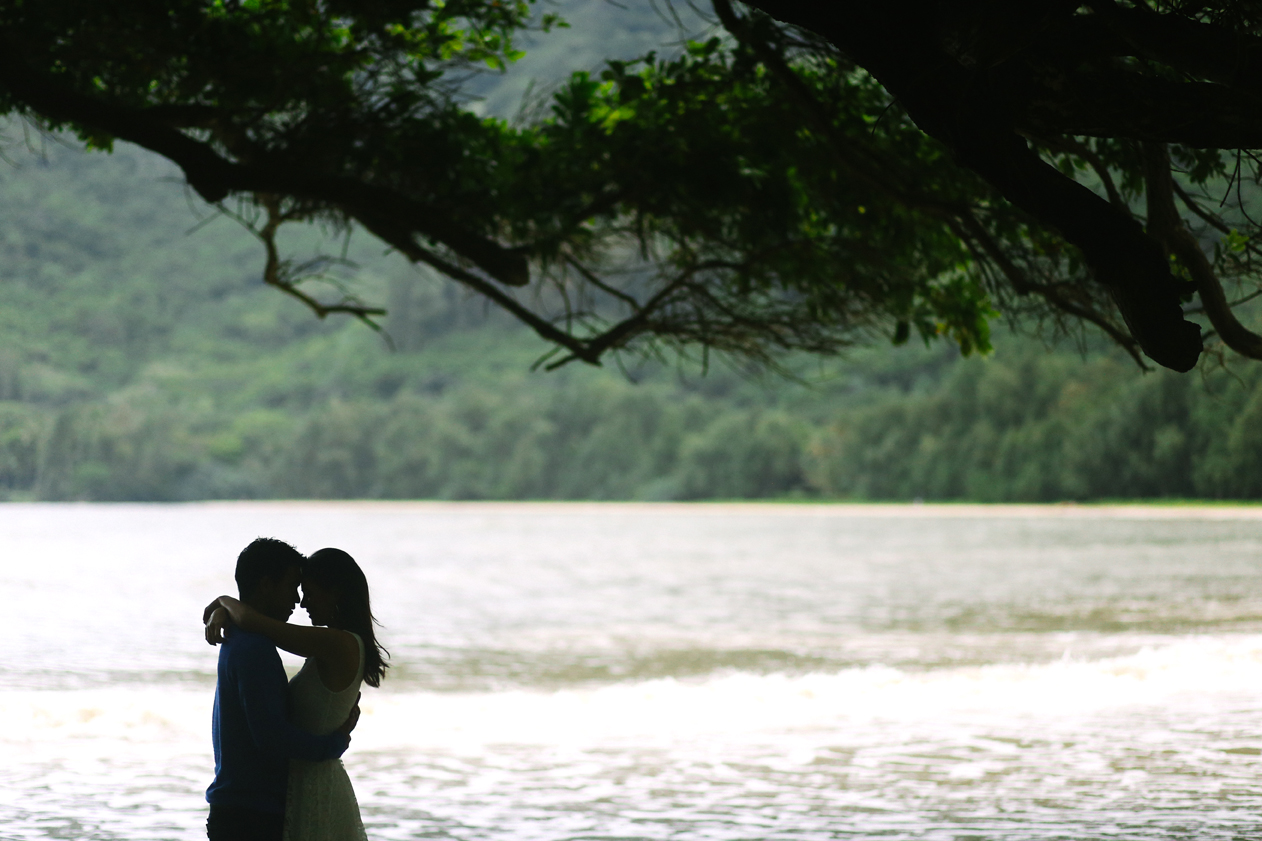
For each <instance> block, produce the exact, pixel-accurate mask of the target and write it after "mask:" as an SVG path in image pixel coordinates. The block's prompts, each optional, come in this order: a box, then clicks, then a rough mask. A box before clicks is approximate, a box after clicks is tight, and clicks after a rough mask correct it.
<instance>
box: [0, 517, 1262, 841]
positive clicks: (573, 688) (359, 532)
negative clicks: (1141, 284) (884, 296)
mask: <svg viewBox="0 0 1262 841" xmlns="http://www.w3.org/2000/svg"><path fill="white" fill-rule="evenodd" d="M0 535H2V536H3V544H2V545H3V554H2V556H0V594H3V605H2V606H0V839H36V838H76V839H78V838H93V839H194V838H200V837H204V830H203V827H204V821H205V813H206V807H205V803H204V801H203V799H202V797H203V791H204V789H205V787H206V785H207V784H208V783H209V782H210V778H211V773H212V772H211V766H212V760H211V753H210V737H209V720H210V708H211V701H212V695H213V689H214V667H215V655H216V652H215V650H214V649H213V648H211V647H209V646H207V645H206V644H205V643H204V642H203V641H202V639H201V628H200V623H199V620H200V611H201V607H202V606H203V605H204V604H205V603H206V602H207V601H209V600H210V599H211V598H213V597H214V596H216V595H219V594H220V593H231V592H233V586H232V566H233V561H234V559H235V556H236V553H237V552H238V551H239V550H240V549H241V547H243V546H244V545H245V544H246V543H248V542H249V541H250V540H251V539H253V538H254V537H256V536H259V535H269V536H277V537H281V538H284V539H286V540H289V541H291V542H293V543H295V544H296V545H297V546H298V548H299V549H301V550H304V551H308V552H309V551H313V550H315V549H317V548H320V547H322V546H329V545H331V546H339V547H341V548H344V549H346V550H347V551H349V552H351V553H352V554H353V555H355V556H356V557H357V558H358V559H359V560H360V562H361V565H362V566H363V567H364V569H365V571H366V573H367V575H368V578H369V581H370V583H371V585H372V587H373V592H374V600H375V605H374V606H375V608H376V612H377V614H378V618H379V619H380V620H381V622H382V623H383V625H384V628H383V630H382V632H381V635H382V639H383V641H384V642H385V643H386V645H387V646H389V648H390V649H391V651H392V659H393V663H394V668H393V669H392V670H391V672H390V673H389V675H388V677H387V680H386V682H385V684H384V685H383V687H382V688H381V689H380V690H370V689H365V693H364V701H363V717H362V719H361V721H360V724H359V727H358V729H357V730H356V733H355V738H354V742H353V744H352V746H351V750H350V751H349V752H348V754H347V756H346V758H345V761H346V765H347V768H348V770H349V772H350V774H351V777H352V779H353V781H354V783H355V786H356V791H357V793H358V796H359V799H360V803H361V806H362V809H363V813H364V818H365V823H366V825H367V827H368V833H369V837H370V838H374V839H419V838H437V839H462V841H464V840H466V839H467V840H468V841H472V839H495V840H496V841H509V839H513V840H514V841H518V840H519V841H535V839H538V841H544V840H545V839H547V841H560V840H561V839H575V840H577V839H610V840H612V839H715V840H716V841H736V839H750V841H753V839H842V838H845V839H849V838H856V839H857V838H864V839H868V838H872V839H951V840H952V841H964V840H965V839H1101V838H1110V839H1114V838H1116V839H1158V838H1197V839H1202V838H1223V839H1239V838H1262V775H1260V774H1259V764H1260V763H1262V509H1249V508H1243V509H1231V508H1200V509H1141V508H1076V507H1046V508H1036V507H1029V508H1022V507H1003V508H980V507H966V506H961V507H937V506H905V507H897V506H870V507H867V506H823V505H821V506H778V505H757V504H751V505H676V504H662V505H587V504H573V505H569V504H430V503H417V504H403V503H398V504H396V503H327V504H322V503H283V504H282V503H227V504H196V505H170V506H166V505H36V504H31V505H26V504H21V505H6V506H3V507H0ZM298 617H303V618H304V620H305V615H304V614H303V613H302V612H301V611H299V612H298V613H297V614H296V615H295V621H297V620H298ZM286 656H287V655H286ZM287 664H288V665H290V666H293V667H296V666H297V661H296V660H295V659H294V658H289V659H288V660H287Z"/></svg>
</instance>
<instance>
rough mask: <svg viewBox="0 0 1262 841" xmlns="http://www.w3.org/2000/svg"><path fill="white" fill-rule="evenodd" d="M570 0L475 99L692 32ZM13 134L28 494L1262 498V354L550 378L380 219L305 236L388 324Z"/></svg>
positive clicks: (20, 423) (187, 213)
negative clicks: (346, 314)
mask: <svg viewBox="0 0 1262 841" xmlns="http://www.w3.org/2000/svg"><path fill="white" fill-rule="evenodd" d="M564 6H565V11H566V15H567V17H569V18H570V19H571V20H572V21H574V22H575V26H574V28H573V29H572V30H570V31H568V32H564V33H561V34H560V35H558V36H554V37H551V38H550V39H548V40H547V41H546V42H545V41H541V42H540V44H539V45H538V49H536V48H535V46H536V45H533V44H529V43H528V44H526V47H527V56H526V58H525V59H523V60H522V61H521V62H519V65H518V66H517V67H516V68H515V69H514V70H513V72H511V73H510V74H508V75H507V76H505V77H495V78H491V79H489V80H488V81H487V83H486V84H485V85H484V86H483V90H482V93H483V94H484V97H483V99H482V100H480V101H475V102H471V103H470V107H471V108H473V109H474V110H479V109H481V110H485V111H487V112H488V113H498V114H501V115H506V116H507V115H511V114H512V113H513V111H514V109H516V108H518V107H520V104H521V102H522V96H523V94H526V93H527V92H528V84H529V83H530V81H531V80H532V79H544V80H545V81H546V80H547V79H549V78H551V79H554V80H555V79H559V78H561V77H562V76H563V75H564V74H565V73H566V72H569V71H570V70H572V69H575V68H576V67H581V66H585V65H589V66H591V67H593V68H594V67H597V66H598V65H599V63H600V62H601V60H602V59H603V58H608V57H618V56H621V57H631V56H634V55H637V54H640V53H642V52H644V51H645V50H647V49H653V48H654V47H659V48H660V47H662V45H663V44H664V43H667V42H669V40H670V38H671V37H679V35H680V31H676V30H672V29H671V27H670V26H667V25H665V24H664V22H663V20H662V19H661V18H659V17H658V16H656V15H655V14H654V13H652V12H651V11H648V10H646V9H623V8H620V7H615V6H611V5H609V4H606V3H596V2H588V3H582V2H569V3H566V4H564ZM677 11H678V10H677ZM619 16H621V17H619ZM615 18H616V19H615ZM681 25H682V26H683V27H684V28H685V29H688V28H689V27H691V30H690V31H692V30H695V31H700V30H701V29H703V28H704V23H703V22H701V21H698V20H697V19H695V18H691V17H690V18H687V19H686V20H684V21H682V23H681ZM672 32H673V35H672ZM693 34H695V32H693ZM535 90H536V91H537V90H538V88H537V87H536V88H535ZM527 101H529V96H527ZM0 135H2V136H3V138H2V139H4V141H5V142H4V143H3V144H2V145H3V152H4V155H5V161H4V162H0V294H3V296H4V297H3V305H2V306H0V497H2V498H6V499H14V500H19V499H50V500H193V499H221V498H273V497H281V498H438V499H647V500H668V499H731V498H800V499H812V498H815V499H831V498H841V499H903V500H907V499H916V498H921V499H926V500H937V499H944V500H947V499H959V500H965V499H968V500H996V501H997V500H1030V501H1043V500H1071V499H1072V500H1089V499H1101V498H1140V497H1143V498H1152V497H1178V498H1189V497H1204V498H1256V497H1259V496H1262V367H1259V366H1258V365H1249V364H1245V363H1237V364H1234V365H1233V367H1232V368H1231V369H1230V370H1228V369H1227V368H1224V367H1222V366H1221V365H1215V363H1214V360H1212V359H1209V360H1206V361H1204V362H1203V363H1202V369H1201V371H1200V372H1193V373H1192V374H1190V375H1183V376H1180V375H1177V374H1172V373H1170V372H1168V371H1157V372H1153V373H1147V374H1145V373H1142V372H1140V371H1139V370H1138V369H1137V367H1136V366H1135V363H1134V362H1133V361H1131V360H1130V358H1129V357H1127V356H1126V355H1125V354H1122V353H1120V352H1118V351H1116V350H1115V349H1113V348H1111V347H1110V346H1108V345H1107V344H1105V343H1104V342H1102V341H1098V340H1097V339H1095V338H1093V337H1089V336H1088V337H1085V338H1083V337H1070V338H1068V339H1065V338H1062V339H1061V340H1060V341H1059V342H1057V343H1053V344H1048V343H1047V342H1045V341H1044V340H1043V339H1041V338H1039V337H1038V336H1037V335H1036V334H1037V330H1036V328H1035V326H1033V325H1018V326H1017V330H1018V333H1019V334H1020V335H1017V336H1014V335H1012V334H1011V332H1010V331H1009V330H1008V328H1007V327H1005V326H1004V325H1003V324H1002V321H1000V322H997V323H996V325H995V332H996V337H995V348H996V349H995V351H994V353H993V354H991V355H990V356H988V357H986V358H977V357H972V358H960V357H959V354H958V353H957V352H956V351H955V350H954V349H953V348H952V347H950V346H949V345H946V344H938V345H935V346H932V347H925V346H923V345H918V344H917V343H916V342H915V341H913V342H911V343H909V344H906V345H903V346H901V347H894V346H892V345H889V344H884V345H882V346H876V347H871V348H861V349H856V350H854V351H853V352H851V353H850V354H848V355H846V356H845V357H844V358H842V359H839V360H827V361H820V360H817V359H806V358H788V359H785V360H783V364H784V365H785V367H786V368H787V369H788V370H789V371H790V372H792V373H793V374H794V378H785V377H783V376H780V375H776V374H768V373H763V374H757V373H756V372H749V371H742V370H737V369H735V368H734V367H732V366H731V365H730V364H729V363H728V362H726V361H725V360H724V359H722V358H718V357H715V358H710V359H700V358H698V359H677V358H674V357H666V358H664V359H660V360H658V359H647V360H646V359H637V358H624V359H622V360H620V362H621V363H622V364H621V366H620V367H619V366H618V365H609V366H607V367H606V368H602V369H595V368H591V367H590V366H584V365H582V364H579V363H576V364H572V365H569V366H566V367H564V368H562V369H560V370H558V371H553V372H544V371H534V370H532V369H531V365H532V363H533V362H534V361H536V360H537V359H538V358H539V357H540V356H541V355H542V354H543V353H545V352H546V351H547V350H548V348H547V347H546V346H545V345H544V344H542V343H541V341H540V340H539V339H538V338H537V337H536V336H535V335H534V334H533V333H531V332H529V331H528V330H526V329H525V328H522V327H521V326H520V325H519V324H518V323H517V322H515V321H513V320H511V319H509V318H508V317H506V316H503V315H501V314H499V313H497V312H494V311H490V310H488V309H487V306H486V305H485V303H483V302H481V301H475V300H472V299H470V298H469V297H467V296H466V295H465V294H464V293H462V292H460V291H459V290H457V289H456V288H455V287H454V285H452V284H451V283H449V282H444V281H442V280H440V279H438V278H437V277H434V276H430V275H426V274H424V273H423V272H419V271H418V270H417V269H415V268H414V267H412V266H409V265H408V264H407V263H406V262H405V261H403V260H402V259H400V258H398V257H397V256H394V255H390V254H383V253H381V249H380V246H379V245H374V244H373V241H371V240H370V238H368V237H362V236H355V235H352V236H350V237H349V239H343V238H339V237H338V236H336V235H335V232H329V231H323V232H321V231H314V230H312V231H309V232H307V235H306V238H305V239H304V238H302V236H301V235H295V237H294V238H291V239H290V240H289V241H288V242H287V243H285V245H286V246H287V248H288V250H289V251H290V252H292V253H295V254H298V255H299V256H302V255H309V256H312V257H314V256H316V255H317V254H318V253H319V254H332V255H335V256H342V255H344V256H345V258H346V264H345V265H341V266H339V265H337V264H336V263H335V264H334V265H333V266H332V272H331V274H330V276H329V278H328V287H327V289H326V290H325V291H326V292H328V293H333V294H335V293H336V291H337V290H338V288H340V287H342V286H347V287H349V288H352V289H353V290H354V291H355V292H356V293H357V294H360V295H361V296H362V297H363V298H365V299H366V300H368V301H371V302H375V303H381V304H383V305H384V306H386V307H387V308H388V310H389V315H388V317H386V318H385V319H384V320H383V322H382V324H383V327H384V330H385V334H384V335H383V334H378V333H375V332H373V331H372V330H371V329H369V328H368V327H366V326H365V325H363V324H360V323H358V322H355V321H353V320H350V319H346V318H343V317H338V316H330V317H329V318H327V319H325V320H319V319H316V318H315V317H314V316H313V315H312V314H311V313H310V311H309V310H307V309H306V308H304V307H303V306H302V305H301V304H300V303H298V302H296V301H294V300H293V299H290V298H286V297H284V296H283V295H281V294H279V293H278V292H276V291H275V290H271V289H267V288H265V287H264V286H263V285H262V283H261V282H260V271H261V267H262V264H263V251H262V247H261V246H260V244H259V243H258V242H257V241H256V240H255V239H254V238H253V237H252V235H251V234H250V233H249V232H248V231H247V230H246V229H245V228H244V227H243V226H242V225H240V224H239V223H238V222H237V221H235V220H233V219H231V218H228V217H226V216H223V215H218V214H216V213H214V211H213V208H210V207H207V206H206V205H205V204H202V203H200V202H199V201H198V200H196V199H195V198H194V197H193V196H192V195H191V194H190V193H189V191H188V190H186V188H185V187H184V186H183V184H182V182H181V180H180V179H179V177H178V176H177V173H176V171H175V170H174V169H173V168H172V167H171V166H170V165H169V164H166V163H164V162H162V161H160V160H159V159H156V158H154V157H153V156H150V155H148V154H147V153H143V152H141V151H139V150H137V149H135V148H132V147H128V146H125V145H120V146H119V147H118V148H117V149H116V151H115V152H114V153H113V154H111V155H108V156H107V155H102V154H99V153H98V154H85V153H83V152H81V151H78V150H77V149H75V148H72V146H71V145H70V144H61V143H59V142H58V141H56V140H53V139H48V138H40V137H37V136H35V135H32V134H31V133H30V132H29V131H27V130H25V129H24V127H23V126H21V125H16V124H12V125H9V126H7V127H3V131H2V132H0Z"/></svg>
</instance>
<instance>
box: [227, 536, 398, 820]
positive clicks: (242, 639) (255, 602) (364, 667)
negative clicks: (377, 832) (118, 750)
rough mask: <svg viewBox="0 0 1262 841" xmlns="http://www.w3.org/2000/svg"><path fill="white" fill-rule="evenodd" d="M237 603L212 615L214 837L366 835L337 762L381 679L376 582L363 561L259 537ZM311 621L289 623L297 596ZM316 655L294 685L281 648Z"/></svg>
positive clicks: (241, 559)
mask: <svg viewBox="0 0 1262 841" xmlns="http://www.w3.org/2000/svg"><path fill="white" fill-rule="evenodd" d="M236 579H237V592H238V593H239V595H240V598H239V599H234V598H232V597H231V596H220V597H219V598H217V599H215V600H214V601H213V602H211V603H210V604H209V605H207V607H206V610H205V611H204V613H203V615H202V621H203V622H204V623H205V625H206V641H207V642H209V643H210V644H211V645H218V644H220V643H222V645H220V648H219V681H218V683H217V685H216V686H215V712H214V719H213V723H212V737H213V739H214V743H215V781H214V782H213V783H211V785H210V788H208V789H207V790H206V800H207V802H209V803H210V817H209V818H208V819H207V821H206V834H207V835H208V836H209V837H210V839H211V841H255V840H256V839H257V841H263V839H267V841H280V839H285V841H356V840H357V839H363V838H365V835H364V825H363V823H362V822H361V821H360V817H359V804H358V802H357V801H356V800H355V791H354V789H352V788H351V781H350V778H349V777H348V776H347V775H346V769H345V768H343V767H342V763H341V761H340V759H339V757H341V755H342V754H343V753H344V752H345V751H346V748H347V746H348V745H349V744H350V733H351V731H352V730H354V729H355V724H356V723H357V722H358V720H359V688H360V684H361V683H367V684H368V685H369V686H378V685H380V683H381V678H382V676H383V674H384V673H385V670H386V668H387V666H386V661H385V656H384V655H385V654H386V651H385V649H384V648H382V647H381V646H380V645H379V644H378V643H377V641H376V638H375V636H374V634H373V616H372V610H371V608H370V606H369V599H368V582H367V580H366V579H365V578H364V573H363V572H362V571H361V570H360V568H359V565H358V564H356V563H355V560H354V558H352V557H351V556H350V555H348V554H346V553H345V552H343V551H342V550H340V549H321V550H320V551H318V552H316V553H314V554H313V555H312V556H311V557H309V558H304V557H303V556H302V554H301V553H299V552H298V550H297V549H295V548H294V547H292V546H290V545H289V544H287V543H283V542H281V541H279V540H273V539H271V538H259V539H258V540H255V541H254V542H253V543H251V544H250V545H249V546H247V547H245V549H244V550H243V551H242V552H241V554H240V555H239V556H238V557H237V569H236ZM299 586H301V587H302V606H303V607H304V608H306V610H307V614H308V615H309V616H310V618H311V625H310V626H306V625H291V624H289V623H288V622H287V621H286V620H288V619H289V617H290V615H291V614H292V613H293V612H294V605H295V604H296V603H297V602H298V600H299V599H298V588H299ZM277 647H280V648H283V649H285V650H286V651H289V652H292V653H294V654H297V655H300V656H302V657H306V658H307V661H306V663H304V664H303V667H302V670H301V671H300V672H298V674H296V675H295V676H294V678H293V680H291V681H288V683H286V679H285V670H284V668H283V667H282V666H281V662H280V655H279V654H277V652H276V648H277Z"/></svg>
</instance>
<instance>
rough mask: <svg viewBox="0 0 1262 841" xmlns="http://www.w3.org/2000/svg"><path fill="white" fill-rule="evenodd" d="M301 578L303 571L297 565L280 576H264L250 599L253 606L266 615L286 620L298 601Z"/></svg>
mask: <svg viewBox="0 0 1262 841" xmlns="http://www.w3.org/2000/svg"><path fill="white" fill-rule="evenodd" d="M301 579H302V572H301V571H300V570H299V568H298V567H297V566H291V567H289V568H288V569H287V570H285V574H284V575H282V576H281V577H280V578H267V577H265V578H263V579H262V580H260V581H259V585H258V588H257V589H256V590H255V595H254V598H253V599H251V600H250V601H251V604H252V606H253V607H254V608H255V609H256V610H258V611H260V612H261V613H263V614H264V615H265V616H270V617H271V618H273V619H278V620H280V621H281V622H284V621H286V620H287V619H289V617H290V615H291V614H292V613H293V612H294V605H296V604H297V603H298V582H299V581H300V580H301Z"/></svg>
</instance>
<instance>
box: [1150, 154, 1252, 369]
mask: <svg viewBox="0 0 1262 841" xmlns="http://www.w3.org/2000/svg"><path fill="white" fill-rule="evenodd" d="M1143 149H1144V181H1145V186H1146V187H1147V196H1148V230H1149V232H1150V233H1151V234H1152V235H1153V236H1155V237H1156V238H1157V239H1158V240H1159V241H1160V242H1161V243H1162V245H1163V246H1164V247H1165V248H1166V249H1167V250H1168V251H1169V252H1171V253H1173V254H1174V256H1175V257H1176V258H1177V259H1178V261H1179V263H1180V264H1182V265H1183V267H1184V268H1186V269H1187V270H1188V273H1189V274H1190V275H1191V276H1192V280H1193V281H1194V282H1195V283H1196V291H1197V293H1198V294H1199V295H1200V298H1201V304H1202V305H1203V306H1204V308H1205V314H1206V315H1207V316H1208V317H1209V320H1210V323H1211V324H1213V325H1214V329H1215V330H1216V331H1217V332H1218V335H1219V336H1220V337H1221V338H1222V340H1223V343H1224V344H1226V345H1227V347H1229V348H1231V349H1232V350H1234V351H1235V352H1236V353H1239V354H1240V355H1242V356H1247V357H1249V358H1251V359H1262V336H1259V335H1258V334H1256V333H1254V332H1253V331H1251V330H1249V329H1248V328H1247V327H1245V326H1244V325H1243V324H1241V323H1240V321H1239V319H1237V318H1236V314H1235V313H1234V312H1232V310H1231V305H1230V303H1229V302H1228V301H1227V295H1226V293H1225V292H1224V291H1223V286H1222V284H1221V283H1219V282H1218V277H1217V275H1215V274H1214V267H1213V266H1212V265H1210V262H1209V259H1208V258H1207V257H1206V256H1205V252H1203V251H1201V246H1200V243H1198V242H1197V241H1196V237H1194V236H1192V232H1191V231H1189V230H1188V229H1187V226H1185V225H1184V224H1183V219H1182V218H1181V217H1180V216H1179V214H1178V211H1177V210H1176V208H1175V206H1174V187H1173V184H1174V179H1173V177H1172V176H1171V174H1170V154H1169V151H1168V150H1167V149H1166V147H1165V146H1164V145H1161V144H1158V143H1145V144H1144V147H1143Z"/></svg>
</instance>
